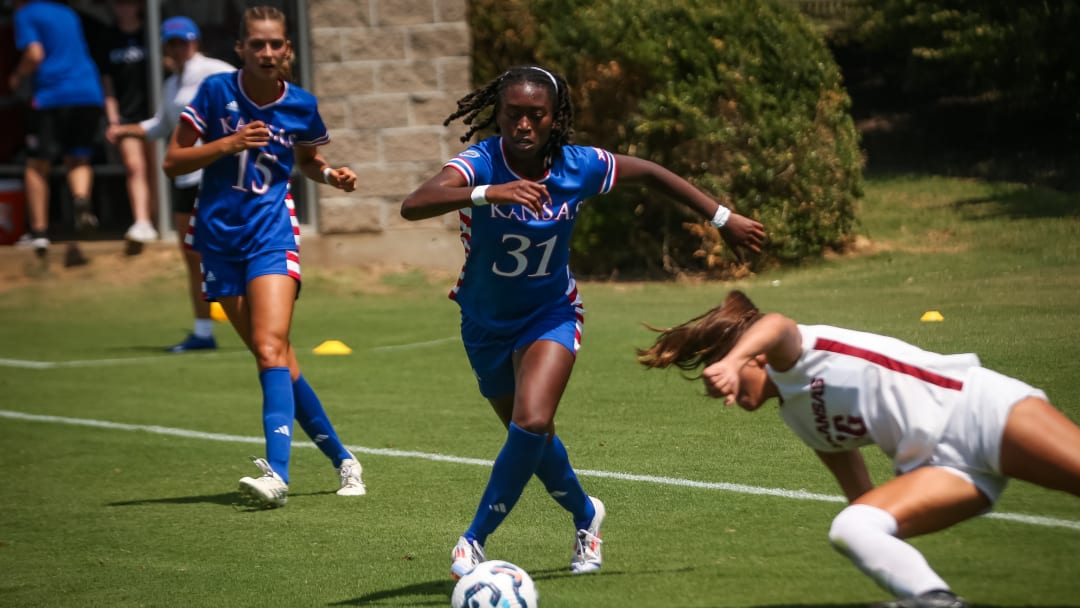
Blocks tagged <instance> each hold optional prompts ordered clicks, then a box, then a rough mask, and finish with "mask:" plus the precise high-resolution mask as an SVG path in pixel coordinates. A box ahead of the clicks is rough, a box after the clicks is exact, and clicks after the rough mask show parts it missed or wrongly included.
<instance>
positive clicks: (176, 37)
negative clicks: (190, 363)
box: [106, 17, 236, 353]
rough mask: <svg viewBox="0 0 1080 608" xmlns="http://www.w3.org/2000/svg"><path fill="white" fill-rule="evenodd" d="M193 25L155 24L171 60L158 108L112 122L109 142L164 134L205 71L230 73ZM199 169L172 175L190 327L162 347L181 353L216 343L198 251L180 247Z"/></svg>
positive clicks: (184, 21)
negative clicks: (206, 50) (130, 120)
mask: <svg viewBox="0 0 1080 608" xmlns="http://www.w3.org/2000/svg"><path fill="white" fill-rule="evenodd" d="M200 39H201V35H200V32H199V26H197V25H195V22H194V21H192V20H191V19H189V18H187V17H171V18H169V19H166V20H165V22H164V23H162V24H161V43H162V45H163V47H164V49H163V57H164V59H165V61H167V62H169V63H170V64H171V67H172V69H173V73H172V75H171V76H169V77H168V78H167V79H166V80H165V82H164V83H163V84H162V87H161V100H162V101H161V107H160V108H158V109H157V112H155V113H154V115H153V116H152V117H150V118H148V119H146V120H143V121H141V122H138V123H135V124H128V125H112V126H110V127H109V129H108V131H106V137H107V138H108V139H109V141H111V142H115V141H119V140H121V139H123V138H128V137H135V138H143V139H164V138H166V137H168V136H169V134H170V133H172V130H173V128H175V127H176V124H177V123H178V122H179V121H180V113H181V112H183V110H184V108H185V107H186V106H187V104H188V103H189V102H190V101H191V100H192V98H194V97H195V93H196V92H197V91H198V90H199V85H201V84H202V81H203V80H204V79H206V78H207V77H208V76H211V75H213V74H220V73H223V72H233V71H235V70H236V68H235V67H234V66H233V65H232V64H230V63H226V62H224V61H222V60H220V59H214V58H212V57H207V56H205V55H203V54H202V53H201V52H200V51H199V41H200ZM201 180H202V172H201V171H195V172H193V173H188V174H186V175H180V176H177V177H176V178H175V179H174V180H173V182H172V197H171V198H172V209H173V226H174V227H175V228H176V232H177V236H178V237H179V244H180V250H181V251H182V252H183V255H184V261H185V262H186V264H187V276H188V294H189V297H190V299H191V306H192V309H193V310H194V312H195V327H194V329H193V331H192V332H191V334H190V335H188V336H187V338H185V339H184V340H183V341H181V342H180V343H178V344H175V345H173V346H170V347H168V348H166V349H165V350H167V351H169V352H174V353H182V352H187V351H192V350H206V349H213V348H217V341H216V340H215V339H214V329H213V328H214V321H213V320H212V319H211V318H210V303H209V302H206V301H205V300H204V299H203V296H202V274H201V271H200V268H199V267H200V258H199V253H198V252H197V251H195V250H193V249H191V248H189V247H185V245H184V240H185V237H186V236H187V234H188V226H189V225H190V223H191V214H192V212H193V211H194V209H195V200H196V198H197V197H198V194H199V184H200V182H201Z"/></svg>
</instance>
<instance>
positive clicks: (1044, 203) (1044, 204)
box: [953, 188, 1080, 220]
mask: <svg viewBox="0 0 1080 608" xmlns="http://www.w3.org/2000/svg"><path fill="white" fill-rule="evenodd" d="M953 208H955V209H956V210H957V211H959V212H961V213H963V214H964V215H965V216H966V217H968V218H969V219H983V220H985V219H995V218H1002V217H1005V218H1013V219H1016V218H1028V219H1040V218H1053V217H1076V216H1080V199H1078V198H1077V197H1076V196H1070V195H1068V194H1063V193H1060V192H1054V191H1052V190H1046V189H1031V188H1028V189H1024V190H1017V191H1013V192H1011V193H1007V194H1002V195H1000V196H986V197H980V198H969V199H961V200H958V201H956V202H954V203H953Z"/></svg>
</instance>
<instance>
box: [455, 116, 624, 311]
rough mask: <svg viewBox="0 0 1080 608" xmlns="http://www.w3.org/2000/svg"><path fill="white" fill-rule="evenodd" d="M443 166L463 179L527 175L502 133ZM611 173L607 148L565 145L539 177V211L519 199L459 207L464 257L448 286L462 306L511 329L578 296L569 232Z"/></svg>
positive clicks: (607, 187)
mask: <svg viewBox="0 0 1080 608" xmlns="http://www.w3.org/2000/svg"><path fill="white" fill-rule="evenodd" d="M446 166H449V167H453V168H454V169H456V170H457V171H459V172H460V173H461V174H462V176H463V177H464V178H465V181H466V182H467V183H468V185H469V186H479V185H484V184H487V185H491V184H505V183H508V182H513V181H517V180H521V179H525V178H523V177H521V176H520V175H517V174H516V173H514V171H513V170H511V169H510V167H509V165H508V164H507V162H506V156H505V154H504V150H503V147H502V138H501V137H491V138H488V139H485V140H484V141H481V142H479V143H477V144H476V145H473V146H470V147H469V148H468V149H466V150H465V151H464V152H462V153H461V154H458V155H457V156H455V157H454V158H453V159H451V160H450V161H449V162H447V163H446ZM615 175H616V166H615V157H614V156H613V155H612V154H611V153H610V152H607V151H606V150H601V149H599V148H590V147H583V146H564V147H563V154H562V156H561V157H560V158H558V159H557V160H556V161H555V163H554V164H553V166H552V167H551V168H550V169H549V170H548V172H547V173H546V174H545V175H544V177H543V178H541V179H540V180H537V181H538V183H541V184H543V185H544V186H546V187H547V191H548V194H549V195H550V196H551V203H550V204H548V205H546V206H545V207H544V209H543V212H542V213H535V212H533V211H530V210H529V209H528V208H527V207H525V206H523V205H486V206H482V207H470V208H466V209H462V210H461V211H460V213H459V219H460V221H461V242H462V244H463V245H464V246H465V264H464V266H463V268H462V271H461V275H460V276H459V278H458V282H457V285H455V286H454V288H453V290H452V291H451V293H450V297H451V298H453V299H454V300H456V301H457V303H458V304H459V305H460V306H461V310H462V313H463V314H465V315H466V316H468V317H469V318H470V319H472V320H473V321H475V322H477V323H479V324H480V325H482V326H484V327H487V328H488V329H490V330H492V331H504V330H513V329H515V328H517V327H520V326H521V324H523V323H527V322H528V321H529V319H530V318H531V317H532V315H534V314H536V313H537V312H538V311H540V310H542V309H543V307H544V306H546V305H548V304H554V303H557V302H560V301H563V302H565V301H567V300H568V299H569V300H571V301H573V300H576V299H577V295H576V294H577V287H576V284H575V282H574V277H573V275H572V274H571V273H570V268H569V266H568V263H569V258H570V235H571V233H572V232H573V229H574V223H575V221H576V220H577V217H578V213H579V212H580V211H581V208H582V205H583V203H584V202H585V199H587V198H588V197H590V196H593V195H596V194H605V193H607V192H610V191H611V189H612V188H613V187H614V186H615Z"/></svg>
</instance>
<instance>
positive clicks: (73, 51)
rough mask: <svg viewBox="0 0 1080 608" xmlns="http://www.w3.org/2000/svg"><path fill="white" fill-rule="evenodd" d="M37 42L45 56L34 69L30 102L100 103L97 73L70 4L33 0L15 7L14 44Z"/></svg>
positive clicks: (52, 105)
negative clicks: (16, 8) (32, 91)
mask: <svg viewBox="0 0 1080 608" xmlns="http://www.w3.org/2000/svg"><path fill="white" fill-rule="evenodd" d="M34 42H37V43H39V44H41V47H42V49H44V51H45V59H44V61H42V62H41V65H39V66H38V68H37V70H35V71H34V76H33V78H34V81H33V82H34V97H33V100H32V102H31V103H32V106H33V107H34V108H36V109H40V110H47V109H49V108H56V107H61V106H101V105H104V103H105V96H104V94H103V93H102V91H101V77H100V76H99V74H98V71H97V67H96V66H95V65H94V61H93V60H92V59H91V56H90V51H89V49H88V48H87V46H86V37H85V36H84V35H83V28H82V22H81V21H80V20H79V15H78V13H76V12H75V11H74V10H72V9H71V8H69V7H67V6H64V5H63V4H58V3H56V2H49V1H47V0H35V1H34V2H30V3H28V4H26V5H25V6H23V7H22V8H20V9H19V10H17V11H15V48H16V49H18V50H19V51H24V50H26V47H28V46H30V44H31V43H34Z"/></svg>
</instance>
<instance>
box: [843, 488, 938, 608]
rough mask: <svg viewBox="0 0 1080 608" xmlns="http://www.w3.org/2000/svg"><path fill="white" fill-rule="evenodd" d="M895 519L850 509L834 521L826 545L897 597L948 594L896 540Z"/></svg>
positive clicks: (916, 554)
mask: <svg viewBox="0 0 1080 608" xmlns="http://www.w3.org/2000/svg"><path fill="white" fill-rule="evenodd" d="M896 530H897V524H896V519H895V518H894V517H893V516H892V515H890V514H889V513H888V511H885V510H883V509H879V508H877V507H871V506H870V505H851V506H849V507H847V508H846V509H844V510H843V511H841V512H840V514H839V515H837V516H836V519H833V522H832V528H830V529H829V542H831V543H832V545H833V547H834V548H835V549H836V550H837V551H839V552H840V553H843V554H844V555H846V556H847V557H848V558H849V559H851V561H852V562H854V563H855V565H856V566H858V568H859V570H862V571H863V573H865V574H866V575H867V576H869V577H870V578H872V579H874V582H876V583H877V584H878V585H881V586H882V587H883V588H885V589H886V590H888V591H889V592H890V593H892V594H893V595H895V596H896V597H914V596H916V595H920V594H923V593H926V592H927V591H933V590H935V589H943V590H946V591H947V590H948V589H949V585H948V584H947V583H946V582H945V581H943V580H942V579H941V577H939V576H938V575H937V573H935V572H934V571H933V570H932V569H931V568H930V564H928V563H927V562H926V558H925V557H923V555H922V553H919V551H918V549H916V548H915V547H913V546H911V545H909V544H908V543H906V542H904V541H902V540H900V539H899V538H896Z"/></svg>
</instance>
